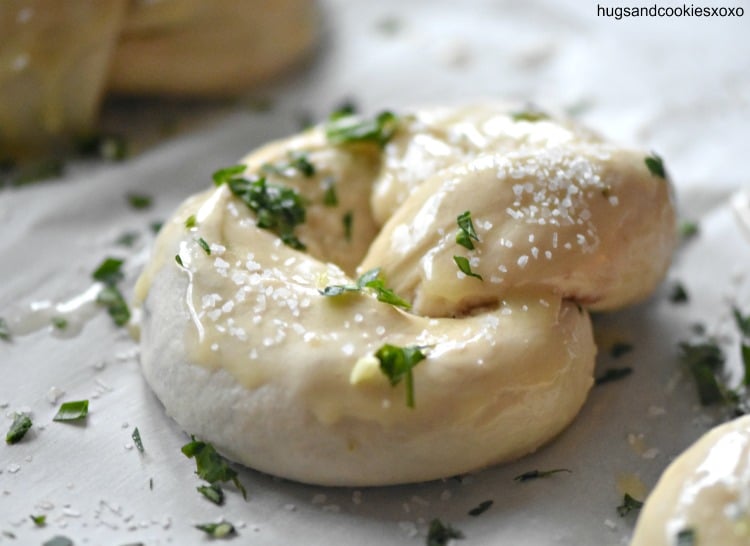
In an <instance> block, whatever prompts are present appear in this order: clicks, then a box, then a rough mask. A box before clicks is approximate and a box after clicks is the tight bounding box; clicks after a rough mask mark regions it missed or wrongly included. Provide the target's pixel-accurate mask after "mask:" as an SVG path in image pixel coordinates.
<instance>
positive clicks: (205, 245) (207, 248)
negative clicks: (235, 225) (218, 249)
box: [198, 237, 211, 256]
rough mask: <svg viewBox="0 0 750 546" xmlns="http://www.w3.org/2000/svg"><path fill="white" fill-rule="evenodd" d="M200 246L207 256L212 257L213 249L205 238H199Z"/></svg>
mask: <svg viewBox="0 0 750 546" xmlns="http://www.w3.org/2000/svg"><path fill="white" fill-rule="evenodd" d="M198 246H199V247H201V248H202V249H203V252H205V253H206V255H207V256H210V255H211V247H210V246H209V245H208V243H207V242H206V240H205V239H204V238H203V237H200V238H198Z"/></svg>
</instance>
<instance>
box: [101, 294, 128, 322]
mask: <svg viewBox="0 0 750 546" xmlns="http://www.w3.org/2000/svg"><path fill="white" fill-rule="evenodd" d="M96 303H98V304H99V305H103V306H104V307H106V308H107V313H109V316H110V317H112V321H113V322H114V323H115V325H116V326H125V325H126V324H127V323H128V321H129V320H130V309H128V304H127V302H126V301H125V298H124V297H123V296H122V294H121V293H120V291H119V290H118V289H117V287H115V286H105V287H104V288H103V289H102V291H101V292H99V294H98V295H97V296H96Z"/></svg>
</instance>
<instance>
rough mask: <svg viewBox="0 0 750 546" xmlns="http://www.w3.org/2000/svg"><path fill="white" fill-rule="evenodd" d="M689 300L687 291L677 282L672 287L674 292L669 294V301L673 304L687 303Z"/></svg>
mask: <svg viewBox="0 0 750 546" xmlns="http://www.w3.org/2000/svg"><path fill="white" fill-rule="evenodd" d="M689 299H690V298H689V297H688V293H687V290H685V287H684V286H683V285H682V283H680V282H676V283H675V284H673V285H672V290H671V291H670V292H669V301H671V302H672V303H687V301H688V300H689Z"/></svg>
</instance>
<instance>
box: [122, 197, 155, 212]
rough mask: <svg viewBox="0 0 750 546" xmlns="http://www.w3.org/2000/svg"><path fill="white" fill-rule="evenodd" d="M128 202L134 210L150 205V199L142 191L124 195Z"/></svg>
mask: <svg viewBox="0 0 750 546" xmlns="http://www.w3.org/2000/svg"><path fill="white" fill-rule="evenodd" d="M126 198H127V200H128V203H129V204H130V206H131V207H133V208H134V209H136V210H143V209H147V208H149V207H150V206H151V202H152V199H151V197H150V196H148V195H144V194H142V193H129V194H127V195H126Z"/></svg>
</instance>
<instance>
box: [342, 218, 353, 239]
mask: <svg viewBox="0 0 750 546" xmlns="http://www.w3.org/2000/svg"><path fill="white" fill-rule="evenodd" d="M341 223H342V224H343V226H344V238H345V239H346V240H347V241H351V240H352V233H353V229H354V213H353V212H352V211H348V212H346V213H344V216H342V217H341Z"/></svg>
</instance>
